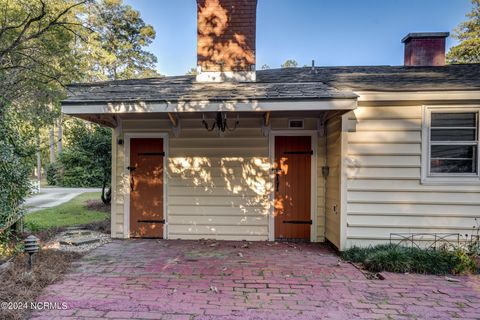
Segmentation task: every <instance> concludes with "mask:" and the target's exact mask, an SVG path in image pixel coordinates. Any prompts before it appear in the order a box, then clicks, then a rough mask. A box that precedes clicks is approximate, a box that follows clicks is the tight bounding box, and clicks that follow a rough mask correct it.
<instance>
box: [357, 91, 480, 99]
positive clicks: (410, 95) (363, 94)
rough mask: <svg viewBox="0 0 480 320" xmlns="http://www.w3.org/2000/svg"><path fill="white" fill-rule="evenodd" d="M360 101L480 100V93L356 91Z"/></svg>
mask: <svg viewBox="0 0 480 320" xmlns="http://www.w3.org/2000/svg"><path fill="white" fill-rule="evenodd" d="M355 93H356V94H357V95H358V96H359V98H358V101H405V100H409V101H428V100H480V90H479V91H414V92H410V91H399V92H394V91H390V92H379V91H377V92H374V91H355Z"/></svg>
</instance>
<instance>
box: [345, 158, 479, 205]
mask: <svg viewBox="0 0 480 320" xmlns="http://www.w3.org/2000/svg"><path fill="white" fill-rule="evenodd" d="M399 158H403V157H399ZM348 190H350V191H378V192H400V191H412V192H413V191H414V192H433V191H434V192H452V193H462V192H465V193H478V194H479V196H480V190H479V187H478V186H474V185H473V186H472V185H458V186H455V187H454V188H452V186H450V185H443V186H442V185H422V184H421V183H420V181H419V180H418V179H413V180H394V179H390V180H375V179H368V180H363V179H355V180H349V181H348Z"/></svg>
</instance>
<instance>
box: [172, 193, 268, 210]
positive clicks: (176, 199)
mask: <svg viewBox="0 0 480 320" xmlns="http://www.w3.org/2000/svg"><path fill="white" fill-rule="evenodd" d="M168 204H169V205H171V206H174V205H192V206H203V205H218V206H245V207H261V206H267V205H269V198H268V197H267V196H260V197H258V198H257V197H242V196H237V195H235V196H225V197H220V196H217V195H212V196H204V197H200V196H190V195H186V196H172V195H169V197H168Z"/></svg>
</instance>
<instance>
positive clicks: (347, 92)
mask: <svg viewBox="0 0 480 320" xmlns="http://www.w3.org/2000/svg"><path fill="white" fill-rule="evenodd" d="M445 90H480V64H464V65H447V66H442V67H404V66H398V67H392V66H365V67H359V66H356V67H315V68H313V69H312V68H310V67H308V68H307V67H304V68H286V69H270V70H258V71H257V81H256V82H240V83H232V82H222V83H198V82H195V77H194V76H175V77H163V78H149V79H135V80H119V81H106V82H96V83H87V84H75V85H71V86H70V87H69V92H70V94H69V97H68V98H67V99H66V100H64V101H63V103H64V104H79V103H81V104H84V103H98V102H120V101H169V102H175V101H205V100H208V101H225V100H237V101H252V100H272V101H274V100H276V101H278V100H302V99H304V100H315V99H355V98H357V95H356V94H355V93H354V91H445Z"/></svg>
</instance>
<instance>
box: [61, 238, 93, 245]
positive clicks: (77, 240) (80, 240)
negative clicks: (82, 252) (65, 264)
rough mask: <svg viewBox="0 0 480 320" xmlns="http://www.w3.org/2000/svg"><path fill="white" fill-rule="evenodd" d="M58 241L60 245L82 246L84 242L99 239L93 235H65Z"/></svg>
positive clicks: (87, 242)
mask: <svg viewBox="0 0 480 320" xmlns="http://www.w3.org/2000/svg"><path fill="white" fill-rule="evenodd" d="M59 242H60V244H61V245H67V246H82V245H85V244H91V243H95V242H100V239H98V238H94V237H88V236H83V237H66V238H63V239H61V240H60V241H59Z"/></svg>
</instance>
